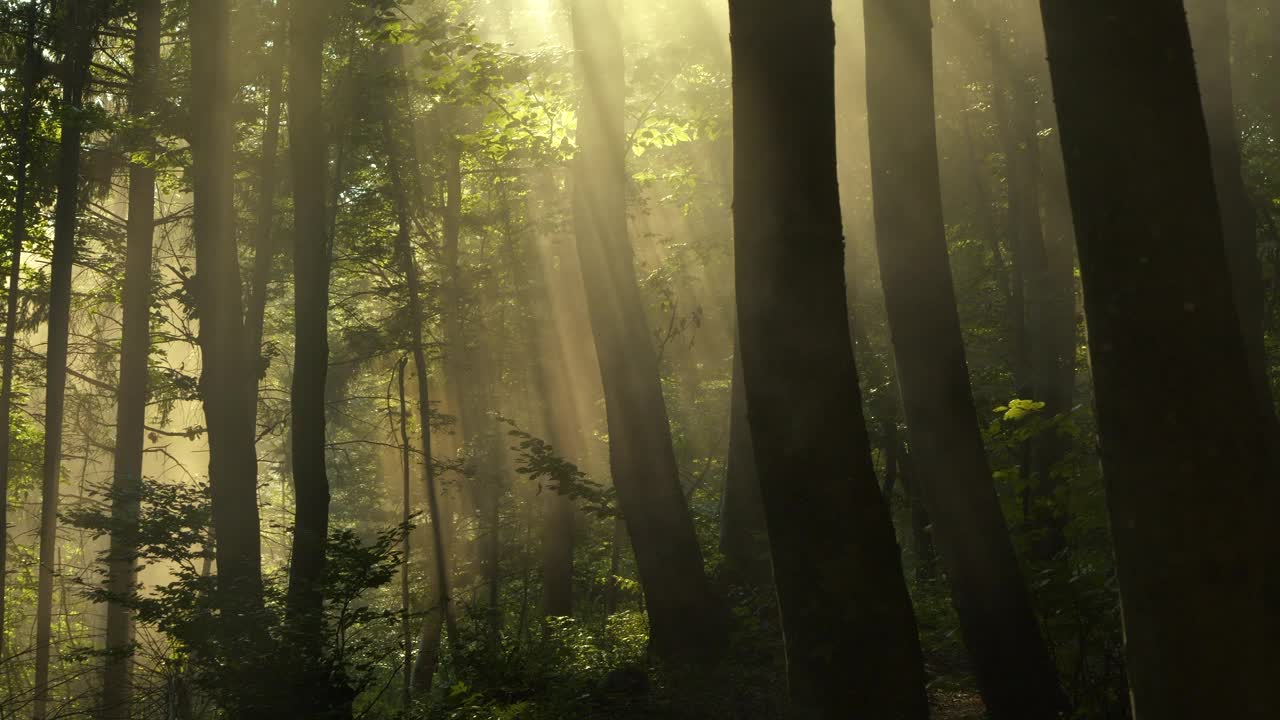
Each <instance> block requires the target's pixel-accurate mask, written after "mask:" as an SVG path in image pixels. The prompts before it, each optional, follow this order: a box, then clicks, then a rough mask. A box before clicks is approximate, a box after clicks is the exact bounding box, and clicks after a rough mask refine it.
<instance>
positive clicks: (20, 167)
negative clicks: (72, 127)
mask: <svg viewBox="0 0 1280 720" xmlns="http://www.w3.org/2000/svg"><path fill="white" fill-rule="evenodd" d="M38 9H39V5H38V4H36V3H30V4H29V5H28V6H27V39H26V52H25V54H24V56H23V66H22V106H21V109H20V110H19V112H20V113H21V114H20V115H19V117H18V137H17V139H16V145H15V154H16V158H15V161H14V167H15V177H14V196H13V228H12V236H11V238H10V240H9V242H10V247H9V275H8V279H9V286H8V295H7V297H6V298H5V324H4V359H3V370H2V371H0V376H2V377H3V379H2V380H0V423H3V427H0V662H3V661H4V652H5V646H4V637H5V632H4V631H5V627H6V625H5V605H4V594H5V586H6V585H7V582H6V580H7V578H8V575H7V572H8V563H7V559H8V552H9V534H8V531H7V530H6V528H8V527H9V460H10V454H11V452H12V447H13V435H12V431H11V427H10V415H11V414H12V412H13V370H14V361H15V358H14V351H15V350H16V346H17V337H18V294H19V293H20V292H21V291H22V248H23V245H24V244H25V243H26V238H27V183H28V177H29V170H30V165H31V113H32V111H33V109H34V105H35V86H36V80H37V76H36V73H37V72H38V71H39V67H40V55H39V50H38V48H37V47H36V31H37V22H38V20H39V15H38Z"/></svg>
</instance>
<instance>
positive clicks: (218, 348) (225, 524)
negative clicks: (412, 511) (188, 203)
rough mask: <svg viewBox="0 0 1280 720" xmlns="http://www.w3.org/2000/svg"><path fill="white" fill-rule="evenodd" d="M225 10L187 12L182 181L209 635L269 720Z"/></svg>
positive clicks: (253, 407)
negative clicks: (200, 434) (208, 542)
mask: <svg viewBox="0 0 1280 720" xmlns="http://www.w3.org/2000/svg"><path fill="white" fill-rule="evenodd" d="M230 21H231V7H230V3H228V2H227V0H202V2H198V3H192V5H191V9H190V16H189V28H190V34H191V157H192V163H191V178H192V192H193V199H194V218H193V221H192V234H193V241H194V245H195V251H196V270H197V275H196V277H195V280H194V291H195V298H194V299H195V307H196V311H197V313H198V316H199V320H200V328H199V338H198V339H199V346H200V358H201V365H200V384H199V389H200V398H201V400H202V402H203V404H204V413H205V424H206V427H207V433H208V438H209V440H208V442H209V484H210V486H211V490H212V515H213V528H212V529H213V536H214V554H215V557H216V559H217V565H218V576H217V605H218V607H219V609H220V611H221V617H222V622H221V623H220V624H219V626H218V628H217V631H218V632H219V633H220V634H223V635H224V638H225V640H226V641H227V642H229V643H233V644H239V645H240V646H241V647H243V648H244V652H243V653H242V654H241V655H240V664H239V665H238V666H237V667H236V668H232V669H231V672H233V673H234V674H235V675H236V676H237V677H238V678H239V681H238V683H237V684H238V685H239V686H240V687H243V688H244V692H243V697H242V698H241V702H242V707H241V708H240V710H241V711H242V712H243V713H244V714H245V716H246V717H253V716H254V714H255V713H268V712H269V710H268V708H267V707H266V706H267V705H269V703H266V702H265V700H264V697H265V688H266V687H267V686H268V685H269V684H270V682H271V680H270V678H269V677H266V676H264V674H263V673H262V672H260V666H261V664H262V660H263V658H264V656H265V653H266V652H267V651H266V648H265V639H264V637H263V635H264V631H265V628H264V627H263V626H262V624H261V622H260V621H259V618H260V615H261V613H262V611H263V584H262V540H261V537H260V534H259V516H258V456H257V442H256V440H257V439H256V432H255V428H256V425H257V423H256V416H257V393H256V392H254V391H253V390H251V389H250V387H249V385H250V384H253V385H254V386H255V387H256V383H257V373H255V372H252V371H251V370H250V368H249V367H248V366H247V363H246V355H247V353H246V351H245V349H246V348H247V347H248V341H247V334H246V332H245V321H244V313H243V307H244V306H243V301H242V299H241V292H242V290H241V282H240V266H239V260H238V248H237V242H236V233H235V222H234V203H233V200H234V183H233V180H234V177H233V161H234V158H235V152H234V139H235V126H234V117H233V113H234V105H233V102H232V100H233V96H234V90H235V88H234V87H233V84H232V76H231V74H230V73H229V72H227V68H229V67H231V37H230Z"/></svg>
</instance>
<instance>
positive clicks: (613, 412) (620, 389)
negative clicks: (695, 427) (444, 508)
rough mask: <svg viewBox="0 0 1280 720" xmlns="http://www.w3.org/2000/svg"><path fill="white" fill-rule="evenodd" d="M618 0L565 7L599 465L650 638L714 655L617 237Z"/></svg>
mask: <svg viewBox="0 0 1280 720" xmlns="http://www.w3.org/2000/svg"><path fill="white" fill-rule="evenodd" d="M621 7H622V4H621V2H619V1H618V0H593V1H590V2H588V1H586V0H576V2H574V3H573V35H574V46H575V47H576V48H577V50H578V74H579V78H580V80H581V82H582V86H583V93H584V94H583V102H582V106H581V109H580V111H579V115H578V117H579V118H580V120H579V125H578V142H579V150H578V157H577V159H576V160H575V161H574V163H575V164H574V170H575V175H574V181H573V214H574V229H575V232H576V234H577V239H578V256H579V258H580V261H581V264H582V275H583V280H584V283H585V288H586V297H587V309H588V311H589V315H590V318H591V332H592V335H593V337H594V338H595V345H596V356H597V357H598V359H599V362H600V377H601V380H602V381H603V384H604V392H605V411H606V415H607V418H608V426H609V466H610V469H611V471H612V475H613V484H614V487H615V488H617V491H618V503H619V507H620V509H621V511H622V516H623V518H624V520H625V522H626V526H627V532H628V534H629V535H630V537H631V544H632V548H633V549H634V551H635V556H636V567H637V569H638V570H639V574H640V586H641V589H642V590H643V592H644V599H645V608H646V610H647V611H648V613H649V623H650V641H651V647H652V650H653V651H654V653H655V654H656V655H657V656H658V657H660V658H664V659H668V660H671V659H680V658H695V657H701V656H707V655H715V654H717V653H719V652H720V650H721V648H722V647H723V645H724V642H725V630H726V626H725V619H726V618H725V614H724V608H723V605H722V604H721V602H720V600H719V598H717V597H716V595H715V594H714V593H713V591H712V589H711V584H710V582H709V581H708V580H707V576H706V573H705V571H704V569H703V565H702V551H701V549H700V548H699V547H698V538H697V534H696V533H695V531H694V527H693V519H692V517H691V516H690V514H689V507H688V505H686V504H685V499H684V492H683V491H682V489H681V487H680V477H679V473H678V469H677V467H676V457H675V450H674V448H673V446H672V443H671V426H670V424H669V422H668V419H667V408H666V404H665V402H664V400H663V396H662V382H661V378H660V377H659V369H658V357H657V353H656V351H655V350H654V348H653V340H652V337H651V336H650V334H649V329H648V325H647V322H646V320H645V315H644V303H643V301H642V299H641V297H640V287H639V284H638V282H637V280H636V275H635V266H634V263H633V258H632V249H631V243H630V241H629V239H628V237H627V207H626V192H627V173H626V167H625V165H626V163H625V161H626V153H627V151H628V149H627V147H626V145H625V139H626V129H625V127H624V120H625V118H624V107H623V106H624V100H625V88H626V85H625V82H626V80H625V66H624V62H623V54H622V35H621V27H620V22H621V20H620V17H619V14H620V11H621Z"/></svg>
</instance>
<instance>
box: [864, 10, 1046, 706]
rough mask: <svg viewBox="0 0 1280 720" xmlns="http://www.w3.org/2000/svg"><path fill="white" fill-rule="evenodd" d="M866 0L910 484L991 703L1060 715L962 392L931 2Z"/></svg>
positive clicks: (970, 406) (883, 236)
mask: <svg viewBox="0 0 1280 720" xmlns="http://www.w3.org/2000/svg"><path fill="white" fill-rule="evenodd" d="M863 8H864V10H865V13H866V29H867V98H868V99H867V102H868V125H869V131H870V137H871V171H872V189H873V191H874V200H875V218H876V240H877V247H878V248H879V257H880V277H881V282H882V284H883V287H884V295H885V308H886V310H887V312H888V316H889V327H890V334H891V336H892V339H893V349H894V357H895V358H896V360H897V368H898V385H899V388H900V392H901V393H902V402H903V408H904V410H905V415H906V421H907V431H908V436H909V437H910V441H911V449H912V457H913V460H914V462H915V469H916V471H917V475H916V479H918V481H919V482H920V485H921V487H922V489H923V491H924V492H923V495H924V498H925V504H926V506H927V507H928V509H929V515H930V517H931V518H932V519H933V534H934V537H935V538H936V540H937V547H938V551H939V553H940V554H941V556H942V560H943V563H944V564H945V567H946V569H947V579H948V580H949V581H950V585H951V596H952V600H953V601H954V603H955V606H956V610H957V611H958V613H959V616H960V627H961V630H962V632H963V634H964V639H965V645H966V646H967V647H968V649H969V654H970V656H971V657H972V659H973V662H974V666H975V669H976V671H977V675H978V684H979V686H980V687H981V689H982V696H983V699H984V701H985V702H986V706H987V709H988V711H989V712H990V713H991V716H992V717H993V718H997V719H998V720H999V719H1002V718H1003V719H1008V720H1031V719H1033V718H1056V717H1058V715H1059V712H1060V711H1061V710H1062V709H1063V708H1064V705H1065V702H1064V697H1063V695H1062V693H1061V691H1060V690H1059V687H1058V680H1057V672H1056V670H1055V668H1054V666H1053V662H1052V661H1051V660H1050V657H1049V653H1048V650H1047V648H1046V646H1045V644H1044V641H1043V639H1042V638H1041V635H1040V628H1039V624H1038V622H1037V620H1036V616H1035V613H1034V611H1033V609H1032V606H1031V599H1030V596H1029V594H1028V592H1027V588H1026V584H1025V581H1024V579H1023V577H1022V573H1021V571H1020V570H1019V567H1018V559H1017V557H1016V556H1015V555H1014V551H1013V543H1012V542H1011V541H1010V539H1009V532H1008V528H1007V527H1006V525H1005V519H1004V516H1003V515H1002V514H1001V511H1000V504H999V501H998V500H997V498H996V493H995V488H994V486H993V485H992V479H991V468H990V466H989V465H988V463H987V456H986V451H985V449H984V447H983V444H982V434H981V430H980V428H979V424H978V416H977V413H976V411H975V410H974V403H973V393H972V391H971V390H970V387H969V372H968V366H967V363H966V360H965V350H964V342H963V339H962V336H961V332H960V318H959V314H958V313H957V311H956V302H955V289H954V286H953V283H952V279H951V268H950V264H949V260H948V256H947V241H946V233H945V227H944V224H943V217H942V190H941V180H940V177H939V171H938V143H937V131H936V127H935V113H934V106H933V50H932V47H933V42H932V41H933V38H932V34H933V33H932V17H931V15H930V6H929V0H866V2H865V3H864V4H863ZM1011 189H1012V188H1011ZM1035 225H1036V227H1037V228H1039V217H1038V214H1037V217H1036V223H1035ZM1037 235H1038V233H1037ZM1034 241H1035V242H1041V241H1040V239H1039V238H1038V237H1037V238H1034ZM1042 247H1043V246H1042Z"/></svg>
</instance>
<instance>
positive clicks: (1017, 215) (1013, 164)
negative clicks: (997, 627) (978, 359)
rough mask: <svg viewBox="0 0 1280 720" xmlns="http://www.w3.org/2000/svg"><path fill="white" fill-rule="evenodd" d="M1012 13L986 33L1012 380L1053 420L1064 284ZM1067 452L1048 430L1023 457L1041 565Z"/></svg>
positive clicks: (1051, 542) (1019, 32) (1022, 35)
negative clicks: (1044, 209) (1002, 189)
mask: <svg viewBox="0 0 1280 720" xmlns="http://www.w3.org/2000/svg"><path fill="white" fill-rule="evenodd" d="M1006 10H1007V12H1006V15H1007V16H1008V17H1007V18H1006V29H1005V31H1004V32H1001V31H999V30H997V29H996V28H994V27H990V28H988V33H989V34H990V38H991V40H990V49H991V62H992V76H993V83H992V88H993V96H994V97H993V103H994V106H995V110H996V116H997V122H998V125H999V129H1000V136H1001V143H1002V145H1003V148H1004V154H1005V162H1006V181H1007V185H1008V188H1009V216H1008V226H1007V227H1008V242H1009V250H1010V259H1011V261H1012V265H1013V276H1014V286H1013V288H1012V299H1013V302H1012V303H1011V308H1010V317H1009V323H1010V325H1011V326H1014V325H1016V330H1015V337H1016V338H1017V345H1018V347H1017V349H1016V352H1015V360H1014V365H1013V375H1014V383H1015V386H1016V392H1017V395H1018V397H1020V398H1023V399H1035V400H1039V401H1041V402H1044V403H1045V409H1044V414H1045V415H1046V416H1051V415H1054V414H1057V413H1060V412H1063V411H1064V410H1066V409H1067V408H1065V407H1063V404H1064V403H1062V402H1061V399H1060V397H1059V396H1058V392H1057V391H1058V390H1059V388H1058V387H1057V386H1056V384H1055V383H1056V381H1057V379H1058V377H1059V373H1058V368H1059V366H1060V364H1061V362H1062V361H1063V360H1062V358H1060V357H1059V356H1058V355H1057V353H1058V352H1059V351H1060V349H1061V348H1060V346H1059V345H1056V344H1055V343H1054V337H1053V336H1054V335H1058V332H1059V331H1060V328H1058V327H1056V326H1055V325H1054V322H1053V321H1054V319H1055V318H1056V317H1057V315H1055V314H1054V311H1055V307H1056V306H1055V297H1054V292H1055V290H1057V289H1060V288H1061V286H1062V283H1061V282H1059V281H1057V280H1058V277H1057V276H1055V274H1054V270H1055V269H1056V268H1055V267H1054V266H1052V265H1051V263H1050V258H1049V253H1048V249H1047V245H1046V238H1045V232H1044V224H1043V221H1042V218H1041V188H1040V182H1041V178H1042V177H1043V170H1042V160H1041V155H1040V139H1039V133H1038V128H1037V121H1036V102H1037V98H1036V86H1035V83H1034V70H1033V68H1032V63H1031V58H1032V57H1033V55H1034V51H1033V50H1032V46H1033V38H1032V36H1031V32H1032V29H1029V28H1028V27H1026V22H1025V17H1024V13H1023V12H1022V10H1024V8H1022V7H1021V6H1019V5H1017V4H1016V3H1015V4H1012V5H1009V6H1008V7H1007V8H1006ZM1006 38H1007V39H1006ZM1058 337H1060V335H1058ZM1041 393H1045V394H1047V395H1049V396H1052V397H1046V396H1045V395H1042V394H1041ZM1061 451H1062V448H1061V443H1060V442H1059V441H1058V439H1057V438H1056V437H1054V436H1053V434H1052V433H1049V434H1046V435H1042V436H1040V437H1036V438H1033V439H1030V440H1028V441H1027V442H1026V444H1025V445H1024V447H1023V452H1022V456H1023V460H1022V468H1021V472H1022V476H1023V479H1024V481H1025V482H1026V484H1027V489H1026V490H1025V494H1024V505H1025V507H1026V509H1027V513H1026V521H1027V527H1028V529H1029V530H1030V531H1031V532H1032V533H1033V538H1034V541H1033V546H1032V551H1033V554H1034V556H1035V557H1036V558H1037V559H1040V560H1042V561H1043V560H1048V559H1050V558H1052V557H1053V556H1055V555H1057V554H1058V553H1059V552H1061V551H1062V550H1063V549H1065V545H1066V539H1065V530H1064V528H1065V525H1066V519H1065V517H1064V516H1063V515H1062V512H1061V507H1062V504H1061V503H1059V502H1055V499H1054V498H1055V495H1056V493H1057V491H1058V486H1059V483H1058V482H1057V480H1056V479H1055V478H1054V477H1053V476H1052V474H1051V473H1050V472H1048V471H1049V469H1050V468H1051V467H1052V465H1053V464H1054V463H1056V461H1057V459H1058V457H1060V455H1061Z"/></svg>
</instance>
